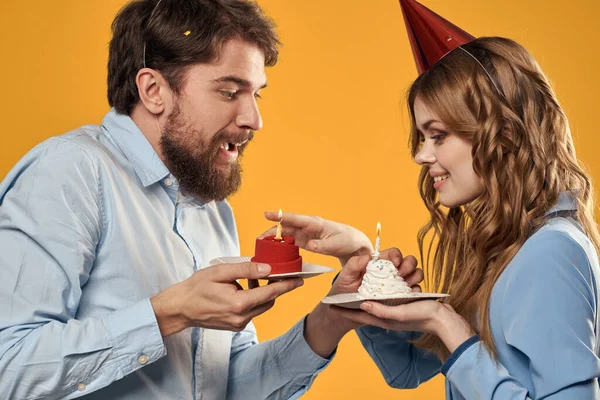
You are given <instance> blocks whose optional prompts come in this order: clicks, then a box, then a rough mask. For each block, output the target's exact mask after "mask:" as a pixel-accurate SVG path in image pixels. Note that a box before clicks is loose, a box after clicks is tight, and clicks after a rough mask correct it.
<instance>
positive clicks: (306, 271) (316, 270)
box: [208, 257, 335, 279]
mask: <svg viewBox="0 0 600 400" xmlns="http://www.w3.org/2000/svg"><path fill="white" fill-rule="evenodd" d="M250 258H251V257H219V258H215V259H214V260H210V262H209V263H208V265H210V266H213V265H219V264H238V263H244V262H249V261H250ZM333 271H335V270H334V269H333V268H329V267H324V266H323V265H317V264H309V263H305V262H303V263H302V271H301V272H290V273H287V274H271V275H269V276H267V277H265V278H261V279H287V278H303V279H307V278H312V277H313V276H317V275H321V274H324V273H327V272H333Z"/></svg>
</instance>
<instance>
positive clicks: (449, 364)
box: [440, 335, 479, 376]
mask: <svg viewBox="0 0 600 400" xmlns="http://www.w3.org/2000/svg"><path fill="white" fill-rule="evenodd" d="M477 342H479V335H475V336H471V337H470V338H468V339H467V340H466V341H464V342H463V343H462V344H461V345H460V346H458V347H457V348H456V350H454V352H453V353H452V354H450V357H448V359H447V360H446V362H445V363H444V365H442V369H441V371H440V372H441V373H442V374H444V376H446V374H447V373H448V371H449V370H450V368H452V366H453V365H454V363H455V362H456V360H458V358H459V357H460V356H461V355H462V354H463V353H464V352H465V351H466V350H467V349H468V348H469V347H471V346H473V345H474V344H475V343H477Z"/></svg>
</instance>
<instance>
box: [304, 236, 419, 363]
mask: <svg viewBox="0 0 600 400" xmlns="http://www.w3.org/2000/svg"><path fill="white" fill-rule="evenodd" d="M380 258H383V259H387V260H390V261H392V262H393V263H394V265H395V266H396V268H398V273H399V274H400V276H402V277H403V278H404V280H405V281H406V282H407V284H408V285H409V286H411V288H412V290H413V291H421V287H420V286H419V283H420V282H421V281H422V280H423V271H422V270H421V269H419V268H417V259H416V258H415V257H413V256H407V257H406V258H404V257H402V253H401V252H400V250H398V249H396V248H391V249H388V250H384V251H383V252H382V253H381V256H380ZM370 259H371V257H370V256H357V257H353V258H351V259H350V261H348V263H347V264H346V265H345V266H344V268H343V269H342V271H341V272H340V274H339V275H338V277H337V279H336V280H335V282H334V283H333V286H332V287H331V290H330V292H329V295H334V294H341V293H356V292H357V291H358V288H359V287H360V285H361V283H362V278H363V275H364V274H365V271H366V269H367V264H368V263H369V260H370ZM382 323H383V322H382V321H381V320H380V319H378V318H377V317H375V316H373V315H370V314H368V313H366V312H365V311H361V310H349V309H345V308H341V307H336V306H333V305H326V304H323V303H319V304H318V305H317V307H316V308H315V309H314V310H313V311H312V312H311V313H310V314H309V315H308V317H307V319H306V327H305V330H304V337H305V339H306V342H307V343H308V345H309V346H310V347H311V349H312V350H313V351H314V352H315V353H316V354H318V355H320V356H321V357H328V356H329V355H330V354H331V353H332V352H333V350H334V349H335V347H336V346H337V344H338V343H339V341H340V340H341V339H342V338H343V337H344V335H345V334H346V333H348V332H349V331H351V330H353V329H356V328H358V327H361V326H363V325H367V324H368V325H377V326H379V325H381V324H382Z"/></svg>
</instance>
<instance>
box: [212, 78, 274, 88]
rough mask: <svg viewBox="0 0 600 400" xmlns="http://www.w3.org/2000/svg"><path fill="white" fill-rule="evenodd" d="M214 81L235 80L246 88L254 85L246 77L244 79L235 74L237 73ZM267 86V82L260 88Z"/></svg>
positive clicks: (234, 81)
mask: <svg viewBox="0 0 600 400" xmlns="http://www.w3.org/2000/svg"><path fill="white" fill-rule="evenodd" d="M214 82H216V83H223V82H233V83H236V84H238V85H240V86H242V87H246V88H249V87H252V84H251V83H250V81H248V80H246V79H242V78H240V77H239V76H235V75H227V76H222V77H220V78H217V79H215V80H214ZM266 87H267V83H266V82H265V83H264V84H263V85H262V86H261V87H260V88H259V89H264V88H266Z"/></svg>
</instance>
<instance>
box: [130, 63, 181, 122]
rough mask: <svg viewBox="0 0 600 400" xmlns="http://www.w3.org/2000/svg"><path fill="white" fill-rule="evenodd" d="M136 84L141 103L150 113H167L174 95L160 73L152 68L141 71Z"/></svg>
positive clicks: (136, 78)
mask: <svg viewBox="0 0 600 400" xmlns="http://www.w3.org/2000/svg"><path fill="white" fill-rule="evenodd" d="M135 83H136V84H137V87H138V95H139V96H140V103H142V104H143V105H144V107H146V109H147V110H148V111H149V112H150V113H152V114H154V115H159V114H161V113H162V112H163V111H165V109H166V105H167V103H168V102H169V100H170V96H171V95H172V93H171V89H170V88H169V85H168V84H167V81H165V79H164V78H163V77H162V75H161V74H160V73H159V72H158V71H156V70H153V69H151V68H142V69H140V70H139V71H138V73H137V76H136V77H135Z"/></svg>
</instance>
